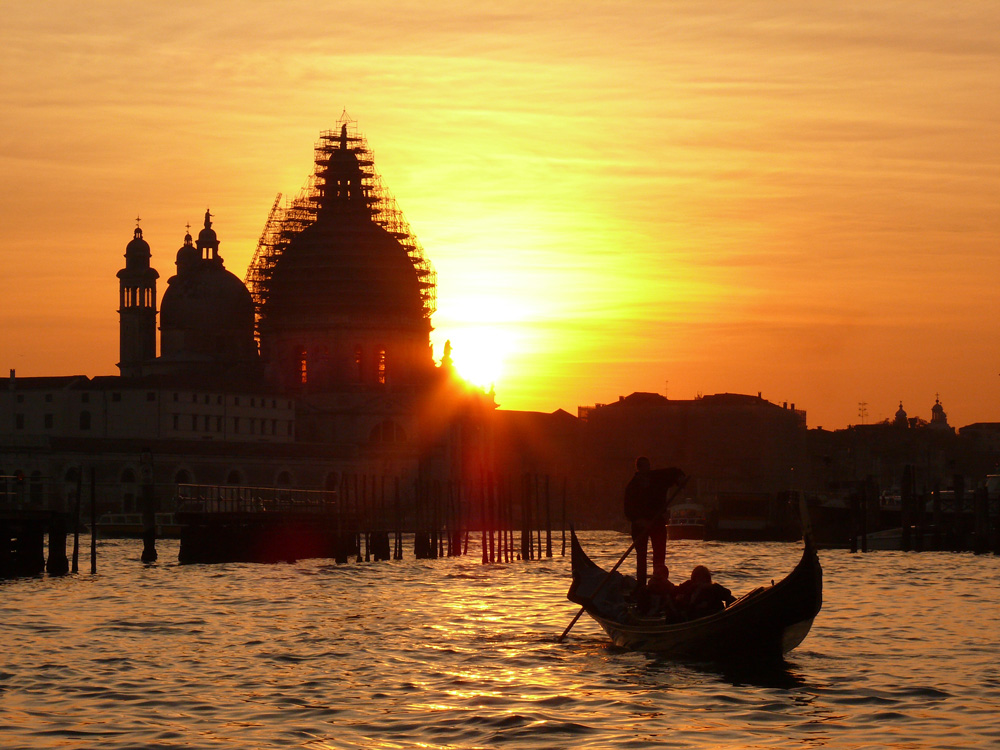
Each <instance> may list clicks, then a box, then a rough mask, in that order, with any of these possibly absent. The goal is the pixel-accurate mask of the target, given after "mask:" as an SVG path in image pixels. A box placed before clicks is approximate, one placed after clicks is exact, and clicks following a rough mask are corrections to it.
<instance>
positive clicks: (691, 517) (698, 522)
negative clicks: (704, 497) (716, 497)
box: [667, 503, 706, 539]
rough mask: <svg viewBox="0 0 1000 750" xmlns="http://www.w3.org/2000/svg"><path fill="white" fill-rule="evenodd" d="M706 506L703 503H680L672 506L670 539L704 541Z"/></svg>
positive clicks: (669, 526) (668, 535)
mask: <svg viewBox="0 0 1000 750" xmlns="http://www.w3.org/2000/svg"><path fill="white" fill-rule="evenodd" d="M705 523H706V517H705V506H704V505H702V504H701V503H678V504H677V505H672V506H670V520H668V521H667V538H668V539H704V538H705Z"/></svg>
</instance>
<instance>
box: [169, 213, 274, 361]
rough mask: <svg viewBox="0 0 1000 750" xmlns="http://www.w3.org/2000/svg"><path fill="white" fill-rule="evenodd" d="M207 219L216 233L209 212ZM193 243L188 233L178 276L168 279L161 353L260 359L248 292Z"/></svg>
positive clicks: (179, 253) (215, 245)
mask: <svg viewBox="0 0 1000 750" xmlns="http://www.w3.org/2000/svg"><path fill="white" fill-rule="evenodd" d="M205 223H206V229H208V230H209V231H211V229H210V228H209V226H208V224H209V221H208V218H207V215H206V220H205ZM203 233H204V230H203ZM212 234H213V235H214V232H212ZM191 241H192V238H191V234H190V233H188V234H187V235H186V236H185V237H184V245H183V247H181V249H180V250H178V251H177V274H176V275H175V276H173V277H171V278H170V279H169V280H168V282H167V290H166V291H165V292H164V293H163V299H162V300H161V301H160V331H161V333H162V335H161V338H160V350H161V356H162V357H164V358H166V359H180V360H192V359H207V360H215V361H219V362H228V363H236V362H241V361H246V360H248V359H250V358H253V357H255V356H256V342H255V341H254V305H253V299H252V298H251V296H250V292H249V290H248V289H247V288H246V286H245V285H244V284H243V282H242V281H241V280H240V279H239V278H238V277H237V276H236V275H235V274H233V273H230V272H229V271H227V270H226V268H225V266H224V265H223V263H222V259H221V258H219V257H218V256H215V257H207V258H206V257H202V251H201V250H200V249H199V248H196V247H194V246H193V245H192V244H191ZM218 244H219V243H218V240H217V239H215V240H213V241H212V245H211V247H212V248H215V249H217V248H218Z"/></svg>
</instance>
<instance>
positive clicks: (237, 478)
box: [226, 469, 243, 487]
mask: <svg viewBox="0 0 1000 750" xmlns="http://www.w3.org/2000/svg"><path fill="white" fill-rule="evenodd" d="M226 484H228V485H232V486H233V487H238V486H239V485H241V484H243V476H242V475H241V474H240V473H239V472H238V471H237V470H236V469H233V470H232V471H230V472H229V474H227V475H226Z"/></svg>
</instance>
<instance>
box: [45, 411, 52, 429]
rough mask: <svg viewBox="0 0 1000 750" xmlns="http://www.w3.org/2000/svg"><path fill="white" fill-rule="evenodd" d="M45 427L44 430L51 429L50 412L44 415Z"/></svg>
mask: <svg viewBox="0 0 1000 750" xmlns="http://www.w3.org/2000/svg"><path fill="white" fill-rule="evenodd" d="M45 429H46V430H51V429H52V415H51V414H46V415H45Z"/></svg>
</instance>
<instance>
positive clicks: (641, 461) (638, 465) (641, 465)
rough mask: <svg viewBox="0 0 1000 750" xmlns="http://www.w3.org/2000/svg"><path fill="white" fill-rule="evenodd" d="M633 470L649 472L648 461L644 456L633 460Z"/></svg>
mask: <svg viewBox="0 0 1000 750" xmlns="http://www.w3.org/2000/svg"><path fill="white" fill-rule="evenodd" d="M635 470H636V471H649V459H648V458H646V457H645V456H639V458H637V459H636V460H635Z"/></svg>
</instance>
